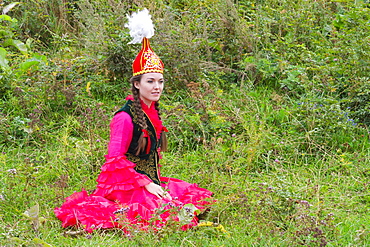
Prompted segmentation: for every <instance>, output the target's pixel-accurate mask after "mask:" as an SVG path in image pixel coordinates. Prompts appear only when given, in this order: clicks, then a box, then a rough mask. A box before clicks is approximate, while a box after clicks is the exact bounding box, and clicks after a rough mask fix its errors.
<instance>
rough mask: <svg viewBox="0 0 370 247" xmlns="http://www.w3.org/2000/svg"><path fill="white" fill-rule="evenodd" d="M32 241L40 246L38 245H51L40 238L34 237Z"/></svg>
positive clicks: (41, 246)
mask: <svg viewBox="0 0 370 247" xmlns="http://www.w3.org/2000/svg"><path fill="white" fill-rule="evenodd" d="M32 243H35V244H37V246H40V247H51V246H52V245H50V244H48V243H46V242H45V241H44V240H42V239H40V238H34V239H33V240H32Z"/></svg>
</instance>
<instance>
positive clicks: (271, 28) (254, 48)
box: [0, 0, 370, 246]
mask: <svg viewBox="0 0 370 247" xmlns="http://www.w3.org/2000/svg"><path fill="white" fill-rule="evenodd" d="M144 7H146V8H148V9H149V10H150V13H151V14H152V19H153V21H154V23H155V27H156V35H155V36H154V37H153V38H152V46H153V48H154V49H155V51H156V53H157V54H158V55H159V56H160V57H161V58H162V60H163V61H164V62H165V65H166V72H165V76H166V79H167V82H166V89H165V95H164V96H163V98H162V99H161V107H162V111H161V114H162V118H163V119H164V121H165V124H166V126H167V127H168V129H169V130H170V133H169V135H170V136H169V140H170V149H171V151H170V152H167V153H165V154H164V159H163V160H162V166H163V167H162V173H163V174H165V175H166V176H172V177H178V178H181V179H184V180H186V181H192V182H196V183H198V184H199V185H200V186H201V187H206V188H208V189H210V190H211V191H213V192H214V193H215V197H216V199H217V200H218V202H217V203H216V204H215V205H214V206H213V208H212V211H211V212H210V213H209V215H208V218H207V219H206V220H207V221H210V222H213V223H214V224H213V225H212V226H202V227H201V226H200V227H196V228H194V229H192V230H189V231H186V232H183V231H179V230H178V229H177V228H176V227H175V226H169V227H167V228H166V229H165V230H163V231H160V232H154V231H153V232H151V231H149V232H145V233H143V232H133V233H132V235H131V236H125V234H124V233H123V232H122V231H120V230H112V231H95V232H93V233H92V234H87V233H81V234H79V235H77V233H78V231H76V229H62V228H61V224H60V222H59V221H58V220H57V219H56V218H55V216H54V213H53V209H54V208H55V207H57V206H60V205H61V203H62V202H63V199H64V198H65V197H66V196H68V195H70V194H71V193H73V191H80V190H81V188H86V189H87V190H92V189H94V187H95V184H96V183H95V179H96V177H97V175H98V174H99V168H100V166H101V165H102V164H103V163H104V155H105V154H106V146H107V142H108V138H109V127H108V126H109V121H110V119H111V117H112V115H113V113H114V112H115V111H116V110H117V109H119V108H120V107H121V106H122V105H123V104H124V101H125V100H124V99H125V97H126V96H127V95H128V94H129V90H128V89H129V83H128V78H130V76H131V62H132V59H133V58H134V57H135V55H136V54H137V52H138V50H139V49H140V45H127V43H128V42H129V41H130V37H129V35H128V30H127V29H125V28H124V24H125V23H126V21H127V14H129V13H131V12H133V11H136V10H138V9H142V8H144ZM1 9H2V12H3V13H2V15H0V81H1V82H0V149H1V150H0V164H1V166H0V233H1V234H0V242H1V244H0V245H1V246H299V245H303V246H369V245H370V235H369V231H370V230H369V226H370V212H369V205H370V194H369V191H370V189H369V186H370V179H369V176H370V167H369V164H370V156H369V152H370V151H369V150H370V149H369V146H370V144H369V129H368V126H369V124H370V109H369V108H370V103H369V102H370V83H369V75H370V73H369V72H370V57H369V56H370V36H369V34H370V4H369V2H368V1H367V0H366V1H365V0H355V1H353V0H316V1H307V0H296V1H289V0H257V1H248V0H197V1H195V0H172V1H165V0H151V1H147V0H122V1H118V0H24V1H22V2H12V1H7V0H4V1H2V3H1Z"/></svg>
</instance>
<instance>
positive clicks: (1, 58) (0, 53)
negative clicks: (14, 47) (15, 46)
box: [0, 47, 9, 70]
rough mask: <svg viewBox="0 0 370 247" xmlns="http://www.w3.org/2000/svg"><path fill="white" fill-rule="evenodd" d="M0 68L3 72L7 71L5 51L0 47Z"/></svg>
mask: <svg viewBox="0 0 370 247" xmlns="http://www.w3.org/2000/svg"><path fill="white" fill-rule="evenodd" d="M0 66H1V68H3V69H4V70H9V65H8V60H7V59H6V50H5V49H4V48H2V47H0Z"/></svg>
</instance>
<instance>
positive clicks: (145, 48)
mask: <svg viewBox="0 0 370 247" xmlns="http://www.w3.org/2000/svg"><path fill="white" fill-rule="evenodd" d="M142 42H143V45H142V47H141V50H140V52H139V54H137V56H136V58H135V60H134V62H133V63H132V71H133V75H134V76H135V75H142V74H145V73H153V72H155V73H162V74H163V69H164V64H163V62H162V61H161V59H160V58H159V57H158V56H157V54H155V53H154V51H153V50H152V48H151V47H150V43H149V39H147V38H143V41H142Z"/></svg>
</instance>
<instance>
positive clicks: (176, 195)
mask: <svg viewBox="0 0 370 247" xmlns="http://www.w3.org/2000/svg"><path fill="white" fill-rule="evenodd" d="M142 108H143V110H144V112H145V113H146V115H147V116H148V117H149V119H150V122H151V123H152V124H153V126H154V128H155V130H156V133H157V138H158V139H159V137H160V133H161V131H162V129H163V126H162V122H161V120H160V119H159V117H158V112H157V110H156V109H155V107H154V104H152V106H151V107H150V108H148V107H147V106H146V105H145V104H144V103H142ZM133 128H134V125H133V123H132V118H131V116H130V115H129V114H128V113H126V112H119V113H117V114H116V115H115V116H114V118H113V119H112V121H111V124H110V129H111V133H110V142H109V145H108V154H107V155H106V156H105V157H106V162H105V163H104V165H103V166H102V167H101V173H100V174H99V176H98V179H97V182H98V184H97V188H96V190H95V191H94V192H93V193H92V194H90V195H88V193H87V192H86V191H85V190H82V191H81V192H76V193H74V194H72V195H71V196H69V197H67V198H66V199H65V202H64V203H63V205H62V206H61V207H59V208H56V209H55V210H54V212H55V215H56V216H57V217H58V218H59V219H60V220H61V221H62V226H63V227H68V226H77V227H80V228H83V229H85V230H86V231H88V232H92V231H93V230H94V229H100V228H103V229H105V228H114V227H117V228H123V229H124V230H125V231H130V229H133V228H132V227H133V226H135V227H136V229H137V228H139V229H147V228H148V227H155V228H161V227H164V226H165V225H166V224H167V223H168V221H170V220H172V221H180V225H182V229H183V230H185V229H188V228H190V227H192V226H194V225H196V224H197V217H196V215H197V213H199V212H202V211H204V209H205V207H206V205H209V204H210V200H205V199H207V198H210V197H211V195H212V192H210V191H209V190H207V189H203V188H200V187H198V185H197V184H190V183H187V182H184V181H182V180H179V179H175V178H166V177H161V176H160V175H159V176H160V181H161V186H162V187H163V188H164V189H165V190H166V191H168V193H169V194H170V195H171V197H172V200H171V201H170V200H168V199H158V198H157V197H156V196H154V195H153V194H151V193H149V192H148V191H147V190H146V189H145V187H144V186H145V185H147V184H149V183H151V182H152V180H151V179H150V178H149V177H148V176H146V175H144V174H141V173H138V172H137V171H135V169H134V167H135V165H136V164H135V163H133V162H131V161H129V160H128V159H127V157H126V152H127V150H128V148H129V146H130V143H131V140H132V136H133ZM158 152H159V150H158ZM130 227H131V228H130Z"/></svg>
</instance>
